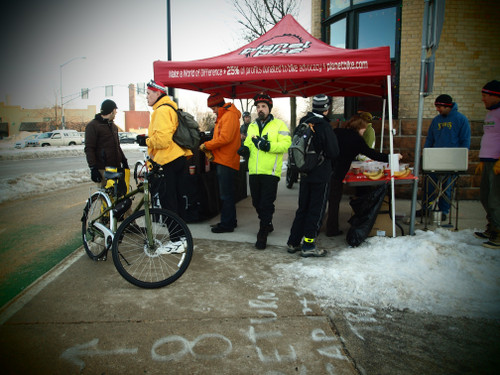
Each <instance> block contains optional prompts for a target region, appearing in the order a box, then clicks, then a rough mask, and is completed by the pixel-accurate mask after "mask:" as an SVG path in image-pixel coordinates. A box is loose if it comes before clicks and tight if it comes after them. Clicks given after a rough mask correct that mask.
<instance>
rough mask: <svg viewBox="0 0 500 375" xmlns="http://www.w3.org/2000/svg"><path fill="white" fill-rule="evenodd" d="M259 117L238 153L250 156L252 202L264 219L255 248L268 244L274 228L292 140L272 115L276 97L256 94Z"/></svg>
mask: <svg viewBox="0 0 500 375" xmlns="http://www.w3.org/2000/svg"><path fill="white" fill-rule="evenodd" d="M253 100H254V104H255V106H256V109H257V116H258V117H257V118H256V119H255V121H254V122H252V123H251V124H250V125H249V126H248V130H247V138H246V139H245V142H244V146H242V147H241V149H240V150H238V153H239V154H240V155H242V156H244V157H245V158H248V172H249V185H250V194H251V196H252V205H253V206H254V207H255V210H256V211H257V215H258V217H259V220H260V226H259V232H258V233H257V241H256V242H255V247H256V248H257V249H259V250H263V249H265V248H266V246H267V235H268V234H269V233H270V232H272V231H273V230H274V227H273V224H272V220H273V214H274V201H275V200H276V195H277V193H278V182H279V180H280V178H281V167H282V165H283V154H284V153H285V152H286V151H287V150H288V147H290V144H291V142H292V140H291V138H290V131H289V130H288V127H287V126H286V125H285V123H284V122H283V121H281V120H279V119H277V118H274V116H273V115H272V114H271V110H272V108H273V100H272V99H271V97H270V96H269V95H267V94H264V93H261V94H257V95H256V96H255V97H254V99H253Z"/></svg>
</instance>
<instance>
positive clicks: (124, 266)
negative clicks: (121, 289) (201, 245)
mask: <svg viewBox="0 0 500 375" xmlns="http://www.w3.org/2000/svg"><path fill="white" fill-rule="evenodd" d="M149 163H151V165H152V169H151V170H149V171H147V172H146V173H145V174H144V180H143V182H142V183H141V184H140V185H139V186H138V187H137V188H136V189H135V190H133V191H130V192H128V193H126V194H125V195H123V196H120V194H119V192H118V182H119V180H120V179H121V178H122V175H123V173H121V172H116V169H114V171H113V170H110V169H109V168H106V171H105V173H104V178H105V179H106V180H108V184H107V186H108V185H112V186H111V187H107V188H106V187H105V188H101V189H99V190H97V191H96V192H94V193H92V194H91V195H90V197H89V199H88V200H87V202H86V205H85V208H84V210H83V216H82V240H83V245H84V248H85V252H86V253H87V255H88V256H89V257H90V259H92V260H94V261H97V260H106V259H107V254H108V251H109V249H111V252H112V256H113V263H114V265H115V267H116V269H117V270H118V272H119V274H120V275H121V276H122V277H123V278H125V280H127V281H128V282H130V283H132V284H134V285H136V286H138V287H141V288H147V289H154V288H161V287H164V286H166V285H169V284H171V283H173V282H174V281H176V280H177V279H178V278H179V277H181V276H182V274H183V273H184V272H185V271H186V269H187V267H188V266H189V263H190V262H191V259H192V257H193V237H192V235H191V231H190V230H189V228H188V226H187V224H186V223H185V222H184V221H183V220H182V219H181V218H180V217H179V216H177V215H176V214H175V213H173V212H171V211H169V210H165V209H161V208H152V207H151V204H150V198H149V180H150V179H151V178H152V177H153V176H160V175H161V173H162V170H161V166H160V165H158V164H156V163H155V162H154V161H152V160H149ZM109 181H112V183H111V184H109ZM139 193H143V196H142V198H141V200H140V202H139V204H138V205H137V206H136V207H135V209H134V210H133V213H132V214H131V215H130V216H129V217H127V218H123V215H124V214H125V212H126V211H128V210H129V208H130V207H131V204H132V201H131V198H132V197H134V196H135V195H136V194H139ZM119 220H123V222H122V223H121V224H120V225H119V226H118V221H119Z"/></svg>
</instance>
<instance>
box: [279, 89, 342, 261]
mask: <svg viewBox="0 0 500 375" xmlns="http://www.w3.org/2000/svg"><path fill="white" fill-rule="evenodd" d="M329 106H330V100H329V98H328V97H327V96H326V95H316V96H315V97H314V98H313V107H312V112H309V113H307V115H306V116H304V117H303V118H302V119H301V120H300V123H303V122H306V123H311V124H313V125H314V128H313V129H314V136H313V138H312V144H313V145H314V150H315V151H316V152H317V153H320V154H322V155H323V156H324V160H323V162H321V163H320V164H319V165H317V166H316V167H315V168H314V169H313V170H312V171H311V172H309V173H307V174H301V176H300V187H299V207H298V209H297V211H296V213H295V219H294V221H293V224H292V228H291V229H290V236H289V238H288V242H287V245H288V252H289V253H295V252H296V251H299V250H300V251H301V256H303V257H310V256H314V257H318V256H325V255H326V250H324V249H317V248H316V243H315V239H316V237H317V235H318V232H319V229H320V228H321V223H322V221H323V216H324V213H325V208H326V203H327V199H328V193H329V185H330V176H331V174H332V161H333V160H335V158H337V156H338V154H339V146H338V143H337V138H336V137H335V134H334V133H333V129H332V127H331V125H330V123H329V122H328V120H327V119H326V117H325V116H326V114H327V113H328V108H329ZM301 241H302V245H301Z"/></svg>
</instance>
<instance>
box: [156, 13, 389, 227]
mask: <svg viewBox="0 0 500 375" xmlns="http://www.w3.org/2000/svg"><path fill="white" fill-rule="evenodd" d="M153 69H154V78H155V81H156V82H158V83H161V84H163V85H165V86H169V87H175V88H181V89H186V90H192V91H198V92H205V93H215V92H219V93H220V94H222V95H223V96H224V97H225V98H231V99H236V98H242V99H244V98H253V97H254V96H255V94H257V93H259V92H261V91H264V92H266V93H268V94H269V95H270V96H271V97H273V98H278V97H292V96H299V97H311V96H314V95H317V94H326V95H328V96H377V97H386V98H387V100H388V103H387V104H388V109H389V139H390V153H391V154H393V152H394V151H393V132H392V104H391V83H390V82H391V76H390V74H391V61H390V49H389V47H377V48H365V49H357V50H349V49H343V48H337V47H332V46H330V45H328V44H326V43H324V42H322V41H321V40H319V39H316V38H314V37H313V36H312V35H311V34H309V33H308V32H307V31H306V30H305V29H304V28H303V27H302V26H300V24H299V23H298V22H297V21H296V20H295V19H294V18H293V17H292V16H291V15H287V16H285V17H283V19H282V20H281V21H280V22H278V23H277V24H276V25H275V26H274V27H273V28H272V29H271V30H269V31H268V32H267V33H265V34H264V35H262V36H261V37H260V38H258V39H256V40H254V41H253V42H251V43H249V44H247V45H245V46H243V47H241V48H239V49H237V50H235V51H233V52H229V53H227V54H224V55H220V56H215V57H211V58H208V59H201V60H194V61H179V62H176V61H155V62H154V63H153ZM384 113H385V100H384ZM384 116H385V115H384ZM382 124H383V122H382ZM382 128H383V126H382ZM391 174H392V173H391ZM391 183H392V201H393V202H395V199H394V198H395V197H394V176H393V177H392V179H391ZM392 217H393V236H395V235H396V228H395V220H394V217H395V205H394V204H393V205H392Z"/></svg>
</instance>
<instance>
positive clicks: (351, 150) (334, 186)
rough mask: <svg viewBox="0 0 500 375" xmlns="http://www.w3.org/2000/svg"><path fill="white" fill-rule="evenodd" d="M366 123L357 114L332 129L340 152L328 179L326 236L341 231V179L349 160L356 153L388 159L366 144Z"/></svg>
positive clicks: (352, 158) (375, 158)
mask: <svg viewBox="0 0 500 375" xmlns="http://www.w3.org/2000/svg"><path fill="white" fill-rule="evenodd" d="M367 125H368V123H367V121H366V120H364V119H363V118H362V117H360V116H359V115H355V116H353V117H351V118H350V119H349V121H347V123H346V124H345V125H344V126H343V127H342V128H336V129H333V132H334V133H335V135H336V136H337V141H338V144H339V148H340V153H339V156H338V157H337V159H335V161H334V164H333V174H332V178H331V180H330V196H329V199H328V218H327V221H326V235H327V236H328V237H333V236H339V235H341V234H342V233H343V232H342V231H341V230H340V228H339V206H340V200H341V198H342V189H343V183H342V181H343V180H344V178H345V176H346V174H347V172H348V171H349V169H350V168H351V162H353V161H354V160H356V156H357V155H358V154H363V155H366V156H368V157H369V158H370V159H372V160H377V161H382V162H386V163H387V162H388V161H389V154H386V153H380V152H377V151H375V150H373V149H371V148H370V147H368V145H367V144H366V142H365V140H364V139H363V134H364V132H365V129H366V126H367ZM397 155H398V159H399V160H401V159H402V158H403V156H402V155H401V154H397Z"/></svg>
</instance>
